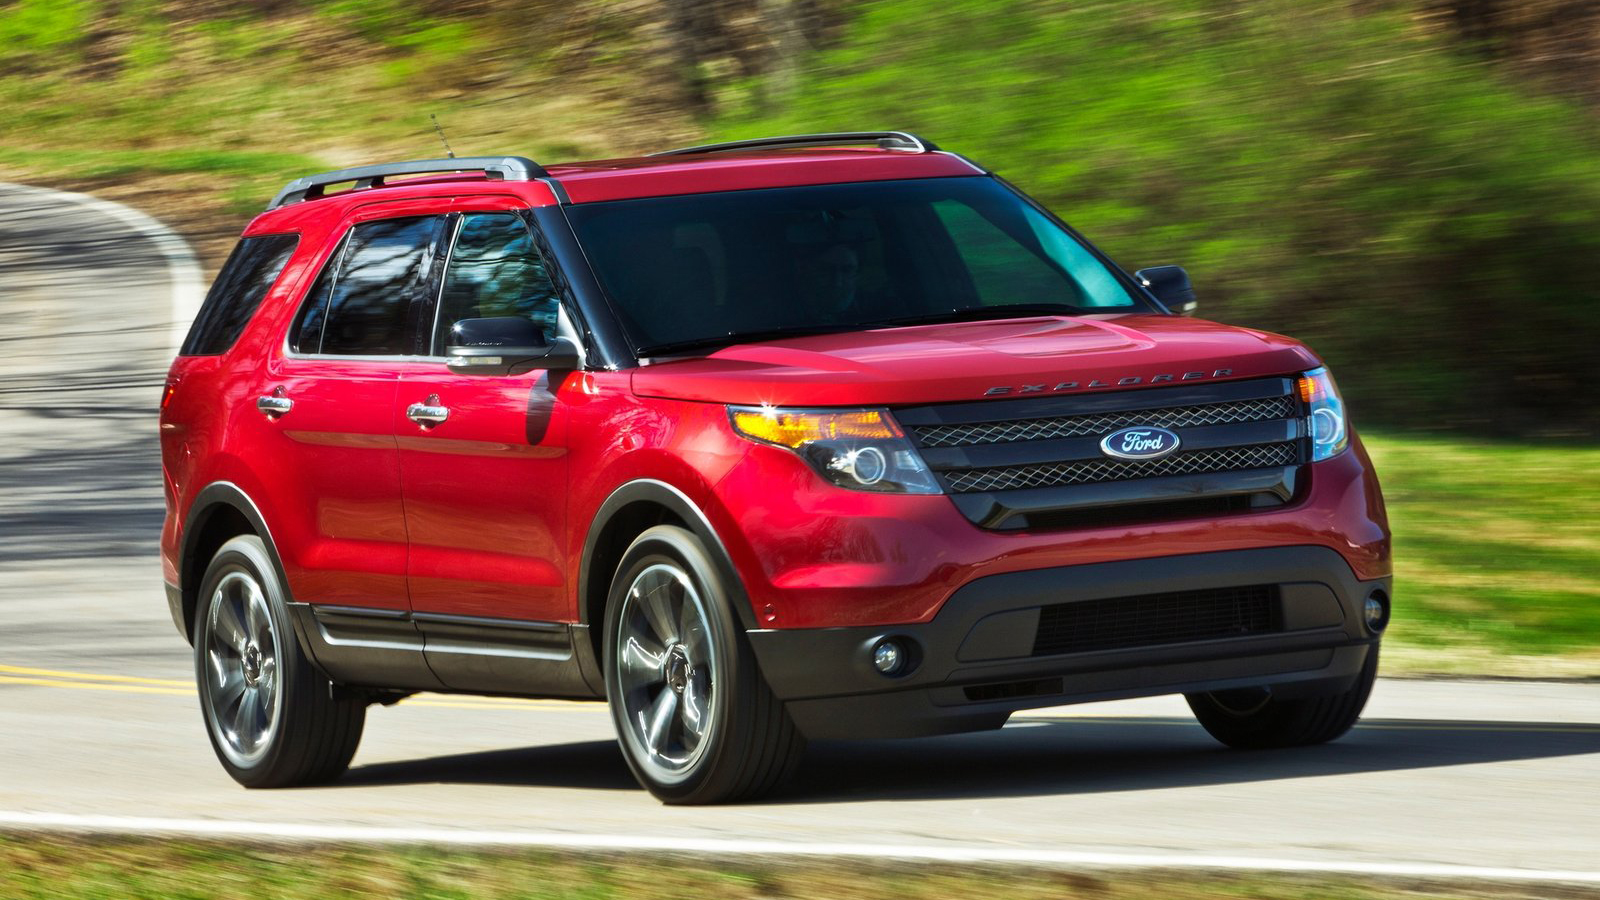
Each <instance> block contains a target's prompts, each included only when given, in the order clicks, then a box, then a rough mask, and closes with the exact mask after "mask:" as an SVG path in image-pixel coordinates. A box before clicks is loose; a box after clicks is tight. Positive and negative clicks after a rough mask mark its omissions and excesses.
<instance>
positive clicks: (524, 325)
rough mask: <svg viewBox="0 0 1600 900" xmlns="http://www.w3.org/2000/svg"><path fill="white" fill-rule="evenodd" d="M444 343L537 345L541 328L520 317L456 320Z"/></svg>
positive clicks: (501, 345)
mask: <svg viewBox="0 0 1600 900" xmlns="http://www.w3.org/2000/svg"><path fill="white" fill-rule="evenodd" d="M445 344H446V345H447V346H449V347H451V348H455V347H538V346H540V345H542V344H544V329H542V328H540V327H539V326H538V325H535V324H534V323H533V322H532V321H530V320H528V319H526V318H524V317H522V316H486V317H484V318H482V319H458V320H456V323H455V324H454V325H451V326H450V336H449V338H448V339H446V341H445Z"/></svg>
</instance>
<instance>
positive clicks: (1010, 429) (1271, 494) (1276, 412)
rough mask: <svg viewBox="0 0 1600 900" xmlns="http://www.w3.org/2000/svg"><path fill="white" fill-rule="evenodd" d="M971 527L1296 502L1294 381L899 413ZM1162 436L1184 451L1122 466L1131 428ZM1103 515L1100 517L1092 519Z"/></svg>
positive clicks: (1299, 407) (1303, 448)
mask: <svg viewBox="0 0 1600 900" xmlns="http://www.w3.org/2000/svg"><path fill="white" fill-rule="evenodd" d="M894 414H895V418H896V419H897V420H899V422H900V424H901V425H902V426H903V427H904V428H905V430H906V434H907V436H909V437H910V438H911V440H912V442H913V443H915V444H916V446H917V448H918V449H919V451H920V452H921V453H922V457H923V460H924V461H925V462H926V463H927V464H928V468H929V469H931V470H933V472H934V474H935V475H936V476H937V477H938V479H939V482H940V484H941V485H942V486H943V487H944V489H945V491H946V492H947V493H948V494H949V495H950V498H951V500H952V501H953V502H954V503H955V505H956V508H957V509H959V510H960V511H961V514H962V515H964V516H966V517H967V519H968V520H970V521H971V522H973V523H974V524H976V525H979V526H981V527H983V528H988V529H993V530H997V531H1007V530H1017V529H1045V528H1073V527H1095V526H1096V525H1101V526H1104V525H1110V524H1113V523H1116V522H1141V523H1143V522H1161V521H1171V520H1175V519H1181V518H1186V517H1187V518H1192V517H1196V516H1214V515H1221V514H1228V513H1240V512H1246V511H1250V510H1258V509H1269V508H1272V507H1275V506H1282V505H1284V504H1286V503H1289V502H1291V501H1292V499H1293V497H1294V495H1295V492H1296V490H1297V485H1299V484H1302V483H1303V481H1302V480H1301V479H1300V475H1301V471H1300V466H1301V465H1302V464H1303V463H1305V462H1307V461H1308V460H1307V458H1306V457H1307V453H1308V451H1309V444H1310V442H1309V441H1307V440H1306V431H1305V414H1306V410H1305V409H1304V404H1302V403H1301V401H1300V398H1299V396H1298V394H1297V393H1296V390H1295V380H1294V379H1293V378H1292V377H1289V376H1279V377H1271V378H1253V379H1248V380H1243V381H1226V382H1223V381H1219V382H1212V383H1204V384H1199V383H1197V384H1174V385H1170V386H1168V385H1163V386H1161V387H1155V388H1142V389H1137V390H1126V391H1106V392H1103V393H1098V392H1089V393H1077V394H1059V395H1057V394H1049V393H1040V394H1038V395H1037V396H1018V397H1007V398H1005V399H997V400H980V401H967V402H963V403H947V404H941V405H938V406H922V407H911V408H906V409H897V410H895V413H894ZM1141 427H1148V428H1164V429H1168V430H1170V431H1171V432H1173V433H1174V434H1175V435H1176V436H1177V438H1178V449H1177V452H1175V453H1173V454H1172V455H1170V456H1165V457H1162V458H1160V459H1147V460H1126V459H1120V458H1117V457H1114V456H1112V455H1111V454H1110V453H1108V452H1106V450H1105V449H1104V446H1103V444H1104V441H1105V440H1106V438H1108V437H1109V436H1110V435H1112V434H1114V433H1116V432H1118V431H1121V430H1122V429H1125V428H1141ZM1097 513H1103V515H1097Z"/></svg>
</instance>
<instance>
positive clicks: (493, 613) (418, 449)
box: [391, 211, 571, 680]
mask: <svg viewBox="0 0 1600 900" xmlns="http://www.w3.org/2000/svg"><path fill="white" fill-rule="evenodd" d="M454 228H455V240H454V244H453V246H452V247H451V250H450V253H449V256H448V259H447V261H446V263H445V267H444V270H443V274H442V276H441V278H440V285H439V300H438V305H437V313H436V316H435V318H434V325H433V329H432V335H433V336H432V355H433V356H434V357H436V358H437V359H435V360H432V361H427V362H423V361H418V362H415V363H411V364H408V365H406V366H405V367H403V368H402V370H401V375H400V388H399V392H398V394H397V396H396V398H395V401H394V405H393V406H392V407H391V408H392V410H393V412H392V414H391V415H392V417H393V419H392V421H393V428H394V433H395V434H396V436H397V438H396V439H397V442H398V447H399V455H400V472H401V480H402V483H403V493H404V496H405V521H406V530H407V532H408V534H409V538H410V548H411V549H410V557H409V561H408V564H407V571H408V574H409V576H410V577H409V584H410V595H411V608H412V611H413V614H414V616H415V617H416V619H417V621H418V622H419V623H424V622H427V621H428V620H430V619H432V620H434V621H435V622H441V621H444V620H449V619H454V618H456V617H468V618H470V619H498V620H518V624H521V625H523V626H532V627H534V628H537V627H538V625H537V623H558V622H563V621H570V619H571V610H570V609H569V606H570V604H569V602H568V600H567V597H566V591H565V585H566V582H567V579H566V566H567V560H566V559H565V558H564V557H565V554H564V543H563V541H562V535H564V534H565V532H566V493H567V491H566V485H567V422H568V417H567V411H566V406H565V404H564V403H563V402H562V400H561V393H562V391H561V384H560V382H561V381H562V380H564V379H566V378H567V377H569V376H570V375H571V373H568V372H556V373H551V372H547V371H544V370H535V371H532V372H527V373H524V374H520V375H512V376H506V377H495V376H478V375H459V374H453V373H451V372H450V371H449V370H448V369H447V367H446V366H445V364H444V362H443V359H442V356H443V354H444V345H445V338H446V335H447V334H448V333H449V329H450V326H451V325H453V324H454V323H455V322H456V320H458V319H463V318H479V317H487V316H512V315H515V316H525V317H527V318H529V319H531V320H533V321H535V322H537V323H538V324H539V325H541V326H542V327H543V328H545V330H546V335H547V337H549V336H553V335H554V334H555V329H556V327H557V326H556V323H557V318H558V307H559V303H558V300H557V296H556V291H555V288H554V287H553V285H552V283H551V279H550V276H549V272H548V269H547V268H546V266H545V264H544V261H543V259H542V258H541V257H540V255H539V253H538V251H537V249H536V248H535V245H534V241H533V240H532V237H531V234H530V231H529V226H528V225H527V223H526V222H525V221H524V219H523V217H522V216H521V215H519V214H518V213H516V212H513V211H480V212H472V211H466V212H463V213H462V214H461V215H460V216H459V218H458V219H457V220H455V223H454ZM552 377H554V378H555V379H556V382H557V383H554V384H552V383H551V379H552ZM419 410H420V413H419ZM441 416H442V418H441ZM490 624H492V623H490ZM504 624H505V625H507V626H510V625H512V624H513V623H510V622H506V623H504ZM424 627H425V629H426V628H427V626H426V625H425V626H424ZM433 630H434V631H437V630H438V628H437V627H436V628H434V629H433ZM549 632H550V637H551V640H552V641H553V642H554V644H555V645H559V644H561V643H562V641H564V639H565V631H564V629H555V628H551V629H549ZM431 633H432V632H431V631H430V634H431ZM533 643H535V644H539V643H542V641H540V640H534V641H533ZM433 645H434V641H433V639H432V638H430V640H429V647H430V650H431V649H432V647H433ZM447 680H448V679H447Z"/></svg>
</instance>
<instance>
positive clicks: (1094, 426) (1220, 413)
mask: <svg viewBox="0 0 1600 900" xmlns="http://www.w3.org/2000/svg"><path fill="white" fill-rule="evenodd" d="M1297 412H1298V410H1296V409H1295V403H1294V398H1293V397H1291V396H1281V397H1267V398H1264V399H1260V400H1238V401H1233V402H1229V403H1209V404H1205V405H1201V406H1178V407H1171V408H1168V409H1147V410H1128V411H1126V412H1114V413H1098V414H1090V415H1077V416H1054V417H1051V418H1044V419H1019V420H1016V421H1010V422H980V423H976V424H971V425H926V426H921V427H917V428H914V429H912V430H913V432H914V433H915V434H916V437H917V441H918V443H920V444H921V445H922V446H924V447H970V446H974V445H978V444H1002V443H1009V442H1012V441H1040V440H1051V439H1054V438H1071V437H1089V436H1098V435H1102V434H1107V433H1110V432H1112V431H1116V430H1117V429H1119V428H1128V427H1132V426H1137V425H1155V426H1159V427H1162V428H1181V427H1191V426H1198V425H1230V424H1234V423H1238V422H1265V421H1270V420H1273V419H1288V418H1292V417H1294V416H1295V415H1296V413H1297Z"/></svg>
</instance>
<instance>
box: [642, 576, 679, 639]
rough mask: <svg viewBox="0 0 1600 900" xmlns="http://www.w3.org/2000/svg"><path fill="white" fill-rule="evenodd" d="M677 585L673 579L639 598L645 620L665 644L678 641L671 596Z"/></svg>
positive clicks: (663, 582) (665, 581)
mask: <svg viewBox="0 0 1600 900" xmlns="http://www.w3.org/2000/svg"><path fill="white" fill-rule="evenodd" d="M675 584H676V582H675V581H673V580H671V579H667V580H664V581H662V582H661V583H660V584H658V585H656V586H655V587H653V588H651V589H650V590H648V591H646V592H645V593H644V595H643V596H642V597H640V598H639V608H640V609H641V610H643V611H644V616H645V618H646V619H648V620H650V628H651V629H652V630H653V631H655V633H656V637H657V638H658V639H659V640H660V641H661V642H662V643H663V644H670V643H672V642H673V641H675V640H677V639H678V628H677V624H676V623H675V622H674V621H673V615H672V596H671V594H672V587H673V586H674V585H675Z"/></svg>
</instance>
